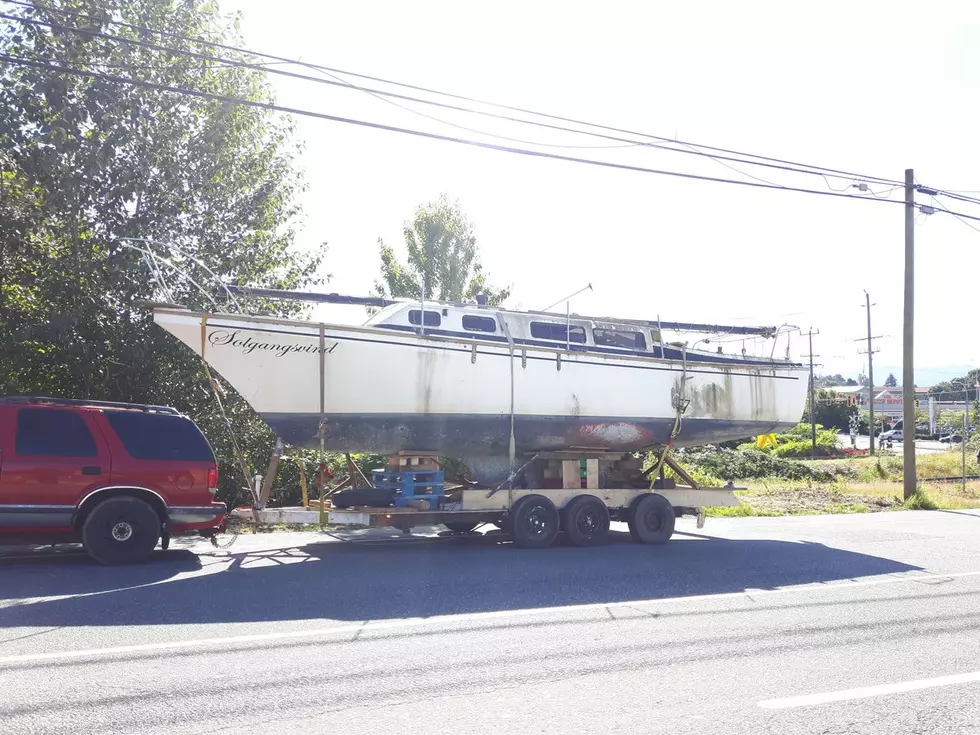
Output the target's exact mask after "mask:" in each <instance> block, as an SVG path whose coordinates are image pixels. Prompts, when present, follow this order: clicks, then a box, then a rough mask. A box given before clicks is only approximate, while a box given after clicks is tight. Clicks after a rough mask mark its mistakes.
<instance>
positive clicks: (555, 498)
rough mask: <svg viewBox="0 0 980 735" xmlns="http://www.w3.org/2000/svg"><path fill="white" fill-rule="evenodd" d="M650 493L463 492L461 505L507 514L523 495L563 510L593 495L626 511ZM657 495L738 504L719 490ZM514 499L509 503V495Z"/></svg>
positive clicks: (695, 504)
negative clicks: (538, 497)
mask: <svg viewBox="0 0 980 735" xmlns="http://www.w3.org/2000/svg"><path fill="white" fill-rule="evenodd" d="M648 492H650V490H647V489H644V488H624V489H601V490H582V489H581V488H574V489H572V488H566V489H563V490H550V489H546V488H544V489H542V488H536V489H532V490H513V491H512V492H511V493H505V492H503V491H501V492H498V493H494V494H493V495H491V496H490V497H489V498H488V497H487V491H486V490H463V491H462V496H463V497H462V500H461V504H462V507H463V510H464V511H470V510H507V509H508V508H509V507H510V505H509V504H510V503H513V502H517V501H518V500H519V499H520V498H522V497H524V496H525V495H544V496H545V497H546V498H548V499H549V500H551V502H552V503H554V504H555V505H556V506H557V507H558V508H563V507H564V506H565V505H566V504H567V503H568V502H569V501H570V500H571V499H572V498H574V497H576V496H578V495H582V494H583V493H588V494H589V495H595V496H596V497H597V498H599V499H600V500H602V502H604V503H605V504H606V506H607V507H609V508H628V507H629V505H630V503H632V502H633V500H635V499H636V497H637V496H638V495H643V494H644V493H648ZM657 493H658V494H659V495H663V496H664V497H665V498H667V500H669V501H670V503H671V505H676V506H681V507H690V508H700V507H704V506H712V507H714V506H721V507H735V506H738V505H739V504H740V501H739V499H738V498H737V497H736V496H735V493H733V492H732V491H731V490H730V489H728V488H722V487H702V488H698V489H697V490H694V489H692V488H685V487H678V488H676V489H672V490H658V491H657ZM509 494H510V495H512V496H513V499H512V500H510V501H508V495H509Z"/></svg>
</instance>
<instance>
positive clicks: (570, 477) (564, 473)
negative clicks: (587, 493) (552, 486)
mask: <svg viewBox="0 0 980 735" xmlns="http://www.w3.org/2000/svg"><path fill="white" fill-rule="evenodd" d="M561 483H562V484H561V486H562V487H563V488H565V489H566V490H570V489H574V488H581V487H582V477H581V472H580V471H579V462H578V460H577V459H566V460H563V461H562V463H561Z"/></svg>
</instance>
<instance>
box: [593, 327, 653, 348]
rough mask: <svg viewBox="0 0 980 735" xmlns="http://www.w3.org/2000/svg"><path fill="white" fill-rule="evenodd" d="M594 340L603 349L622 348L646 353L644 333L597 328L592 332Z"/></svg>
mask: <svg viewBox="0 0 980 735" xmlns="http://www.w3.org/2000/svg"><path fill="white" fill-rule="evenodd" d="M592 340H593V341H594V342H595V343H596V344H597V345H600V346H602V347H622V348H624V349H627V350H641V351H644V352H645V351H646V349H647V341H646V338H645V337H644V336H643V332H634V331H632V330H629V329H603V328H599V327H596V328H595V329H593V330H592Z"/></svg>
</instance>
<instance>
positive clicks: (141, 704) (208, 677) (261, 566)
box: [0, 511, 980, 735]
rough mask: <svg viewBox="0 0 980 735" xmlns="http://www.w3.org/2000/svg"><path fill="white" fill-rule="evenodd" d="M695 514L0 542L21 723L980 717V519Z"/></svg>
mask: <svg viewBox="0 0 980 735" xmlns="http://www.w3.org/2000/svg"><path fill="white" fill-rule="evenodd" d="M679 528H680V530H681V531H682V533H678V534H677V535H676V536H675V538H674V539H673V540H672V541H671V542H670V543H669V544H667V545H666V546H663V547H647V546H640V545H636V544H633V543H631V542H629V541H628V537H625V538H624V536H623V535H618V536H617V538H616V539H615V540H614V541H613V542H612V543H610V544H608V545H606V546H603V547H600V548H597V549H578V548H571V547H563V546H556V547H553V548H551V549H547V550H541V551H525V550H520V549H516V548H514V547H512V546H511V545H510V544H508V543H506V542H503V541H501V540H500V539H499V538H496V539H495V538H492V537H476V538H461V539H459V538H457V539H429V540H425V539H423V540H418V541H412V540H410V539H409V540H406V541H405V542H404V543H390V542H384V541H378V542H377V543H372V544H363V542H362V545H353V544H341V543H336V542H330V543H323V539H322V537H321V536H319V535H317V534H275V535H262V536H259V537H244V536H243V537H241V538H240V539H239V540H238V541H237V542H236V543H235V544H234V545H233V546H231V547H230V548H228V549H226V550H212V549H211V548H210V547H209V546H205V545H202V544H195V545H194V546H193V551H192V550H189V549H178V550H176V551H174V550H171V552H168V553H167V554H163V553H158V554H157V555H156V556H155V558H154V559H153V560H152V562H151V563H149V564H147V565H145V566H141V567H133V568H114V569H110V568H103V567H98V566H95V565H93V564H92V563H90V562H89V561H88V560H87V559H85V558H84V557H82V556H79V555H66V554H51V553H43V554H26V555H25V556H26V558H17V557H8V558H5V559H0V600H2V601H0V731H2V732H3V733H4V734H5V735H14V734H17V733H44V734H45V735H49V734H50V735H54V734H56V733H72V734H76V733H78V734H81V733H100V734H103V733H117V732H118V733H141V734H142V733H174V732H180V733H182V734H184V733H211V732H235V733H237V732H247V733H249V735H265V734H275V735H282V734H283V733H290V735H292V734H294V733H296V734H300V735H302V734H304V733H344V734H347V733H352V734H353V733H371V734H372V735H373V734H375V733H384V732H397V733H425V734H426V735H429V734H436V733H453V734H454V735H459V733H471V732H472V733H477V732H479V733H494V734H495V735H496V734H497V733H502V734H517V733H520V734H521V735H527V734H531V733H533V734H534V735H557V734H558V733H561V734H562V735H567V734H568V733H629V734H631V735H635V734H638V733H672V734H674V733H698V734H699V735H703V734H704V733H753V734H755V733H773V734H777V733H778V734H779V735H783V734H792V733H887V734H888V735H893V734H894V733H909V732H915V733H942V734H943V735H949V734H950V733H968V732H980V673H978V672H980V655H978V654H980V636H978V632H980V515H974V514H972V513H969V512H959V511H956V512H953V511H950V512H932V513H930V512H918V513H912V512H896V513H882V514H874V515H853V516H829V517H821V516H810V517H796V518H761V519H750V518H746V519H734V518H733V519H708V524H707V526H706V527H705V529H703V530H702V531H697V529H696V528H695V527H694V524H693V522H690V521H686V520H685V521H682V522H680V523H679ZM868 687H872V688H871V689H869V688H868Z"/></svg>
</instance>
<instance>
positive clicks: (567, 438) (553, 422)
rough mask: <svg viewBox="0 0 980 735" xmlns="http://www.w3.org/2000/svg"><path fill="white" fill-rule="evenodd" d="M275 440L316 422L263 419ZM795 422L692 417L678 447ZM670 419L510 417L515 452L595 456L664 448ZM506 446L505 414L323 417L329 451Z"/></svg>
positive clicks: (298, 417)
mask: <svg viewBox="0 0 980 735" xmlns="http://www.w3.org/2000/svg"><path fill="white" fill-rule="evenodd" d="M259 415H260V416H261V417H262V419H263V420H264V421H265V422H266V423H267V424H269V426H270V427H272V429H273V430H274V431H275V432H276V434H277V435H278V436H279V437H280V438H281V439H282V440H283V441H284V442H285V443H286V444H290V445H292V446H301V447H316V446H319V435H318V433H317V431H318V427H319V424H320V415H319V414H318V413H313V414H299V413H261V414H259ZM795 424H796V422H786V423H780V422H774V421H771V420H763V421H751V420H749V421H746V420H742V421H739V420H731V419H716V418H689V419H683V420H682V422H681V429H680V433H679V434H678V436H677V437H676V439H675V442H674V443H675V444H676V445H677V446H697V445H699V444H709V443H714V442H721V441H729V440H732V439H741V438H744V437H751V436H757V435H759V434H767V433H769V432H773V431H781V430H784V429H787V428H790V427H791V426H794V425H795ZM673 427H674V417H669V418H622V417H615V416H568V415H565V416H528V415H519V414H518V415H515V416H514V443H515V449H516V451H517V452H518V453H527V452H543V451H568V450H572V449H592V450H601V451H622V452H629V451H635V450H639V449H644V448H646V447H651V446H656V445H658V444H664V443H666V442H667V440H668V439H669V438H670V434H671V431H672V429H673ZM509 444H510V415H500V414H498V415H480V414H440V415H432V414H428V415H422V416H419V415H404V414H402V415H399V414H328V415H327V417H326V421H325V423H324V446H325V447H326V448H327V449H330V450H333V451H358V452H370V453H375V454H392V453H395V452H399V451H411V450H413V449H414V450H417V451H423V448H425V447H429V448H431V449H429V450H424V451H439V452H441V453H443V454H446V455H450V456H461V455H469V456H481V455H506V454H508V451H509Z"/></svg>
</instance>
